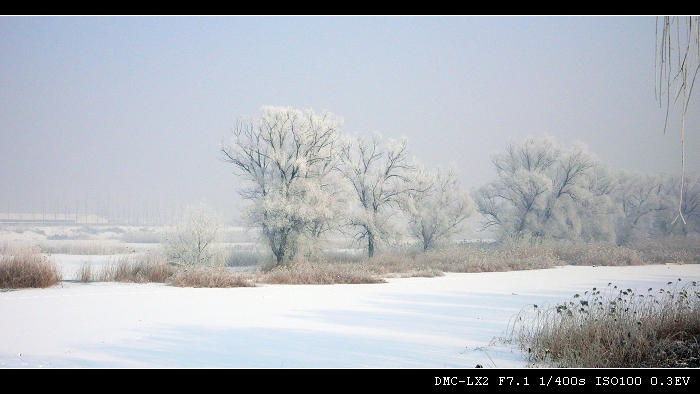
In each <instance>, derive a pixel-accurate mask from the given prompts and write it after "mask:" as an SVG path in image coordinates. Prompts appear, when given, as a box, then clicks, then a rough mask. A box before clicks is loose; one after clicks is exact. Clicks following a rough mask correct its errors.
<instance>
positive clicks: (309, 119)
mask: <svg viewBox="0 0 700 394" xmlns="http://www.w3.org/2000/svg"><path fill="white" fill-rule="evenodd" d="M342 123H343V122H342V120H341V119H340V118H338V117H336V116H335V115H333V114H332V113H330V112H327V111H326V112H323V113H321V114H316V113H314V112H313V111H312V110H307V111H305V112H304V111H300V110H297V109H293V108H290V107H272V106H266V107H263V108H262V113H261V115H260V116H259V117H257V118H245V117H243V118H239V120H238V121H237V123H236V125H235V127H234V129H233V137H232V138H231V140H230V141H229V142H228V143H222V145H221V153H222V155H223V160H224V161H226V162H229V163H231V164H233V165H234V166H235V171H234V173H235V174H236V175H237V176H239V177H240V178H241V180H242V185H243V186H242V187H241V188H240V189H239V193H240V195H241V196H242V197H243V198H245V199H247V200H249V201H250V204H249V205H248V206H247V207H246V210H245V215H244V219H245V221H246V222H247V224H248V225H250V226H253V227H256V228H259V229H260V230H261V233H262V235H263V237H264V239H265V240H266V242H267V243H268V245H269V248H270V250H271V251H272V253H273V255H274V256H275V259H276V263H277V264H281V263H282V262H284V261H287V260H291V259H293V258H294V257H295V256H297V255H298V254H299V253H303V254H312V253H315V252H317V251H318V247H319V245H321V239H322V238H323V237H324V235H326V234H328V233H330V232H333V231H342V232H345V233H346V234H350V235H351V236H352V237H353V238H354V239H356V240H357V241H358V242H361V244H362V245H363V246H364V247H365V248H366V250H367V254H368V257H372V256H373V255H374V254H375V252H376V250H377V248H378V246H379V245H381V244H387V243H391V242H395V241H397V240H398V237H402V236H403V235H405V234H407V235H409V236H411V237H413V238H414V239H415V240H417V241H418V242H419V243H420V244H421V246H422V248H423V250H427V249H429V248H432V247H435V246H436V245H438V244H440V242H443V241H445V240H448V239H450V237H451V236H452V235H454V234H455V233H456V232H458V231H460V230H462V229H463V226H464V225H465V223H466V219H467V218H469V217H470V216H471V215H472V214H473V212H475V211H477V212H479V213H480V214H481V215H482V216H483V218H484V219H485V221H484V223H483V224H484V225H483V229H490V230H492V231H493V234H495V235H496V237H497V238H498V239H506V238H511V239H512V238H516V239H567V240H582V241H607V242H615V243H617V244H621V245H622V244H626V243H630V242H633V241H635V240H639V239H642V238H646V237H650V236H666V235H673V234H683V235H687V234H688V233H690V232H694V231H700V177H698V176H697V175H692V174H690V175H684V176H683V177H679V176H665V175H658V176H652V175H647V174H638V173H627V172H621V173H616V172H613V171H612V170H611V169H610V168H608V166H607V165H606V164H605V163H603V162H602V161H601V160H600V159H598V158H597V157H596V156H595V155H594V154H592V153H591V152H589V151H588V149H587V147H586V145H585V144H583V143H575V144H574V145H573V147H571V148H567V147H565V146H563V145H561V144H560V143H558V142H557V141H556V140H555V139H554V138H553V137H551V136H544V137H542V138H539V139H537V138H532V137H531V138H527V139H526V140H525V141H523V142H517V141H515V140H511V141H510V143H509V145H508V146H507V148H506V150H505V152H501V153H498V154H495V155H493V157H492V162H493V165H494V166H495V169H496V173H497V177H496V179H495V180H493V181H492V182H490V183H488V184H486V185H484V186H483V187H481V188H479V189H478V190H475V191H474V192H473V193H467V192H465V191H462V190H461V188H460V183H459V176H458V174H457V171H456V169H454V168H450V169H449V170H447V171H443V170H441V169H439V168H438V169H437V170H434V171H430V170H428V169H426V168H425V167H424V166H423V165H422V164H421V163H420V162H419V161H418V160H417V159H416V158H414V157H412V156H411V154H410V152H409V149H408V145H407V141H406V139H405V138H404V139H401V140H394V139H389V140H388V141H387V142H386V143H383V141H382V137H381V135H379V134H374V135H373V136H372V138H371V139H366V138H364V137H362V136H359V135H342V134H341V133H340V128H341V126H342ZM681 181H682V182H681ZM681 190H682V193H683V196H684V198H683V200H682V206H681V208H680V209H681V212H680V213H682V217H683V219H684V220H678V217H679V216H680V213H679V212H678V202H679V197H680V193H681ZM475 208H476V209H475Z"/></svg>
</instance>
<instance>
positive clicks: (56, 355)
mask: <svg viewBox="0 0 700 394" xmlns="http://www.w3.org/2000/svg"><path fill="white" fill-rule="evenodd" d="M54 258H56V260H57V262H59V264H61V266H62V267H63V269H64V270H65V271H66V274H67V275H66V278H70V275H71V274H72V270H74V269H75V268H76V267H77V266H78V265H79V263H80V261H81V260H80V259H81V257H80V256H65V255H54ZM91 258H92V261H93V262H98V261H100V257H96V256H91ZM106 258H108V257H106V256H103V257H102V259H103V260H101V261H105V260H104V259H106ZM678 278H681V279H682V282H681V283H686V282H688V281H691V280H700V265H657V266H642V267H572V266H567V267H561V268H555V269H548V270H537V271H523V272H506V273H479V274H447V275H445V276H444V277H438V278H409V279H390V280H389V283H385V284H368V285H310V286H298V285H264V286H260V287H255V288H232V289H200V288H176V287H172V286H167V285H162V284H124V283H90V284H84V283H78V282H75V281H65V282H63V283H62V284H61V285H58V286H55V287H52V288H49V289H31V290H16V291H2V292H0V316H1V317H2V324H0V367H3V368H39V367H43V368H114V367H116V368H122V367H136V368H179V367H193V368H444V367H447V368H473V367H475V366H476V365H477V364H481V365H483V366H484V367H485V368H494V367H496V368H523V367H525V366H526V362H525V360H524V358H523V357H522V355H521V353H520V352H519V350H517V349H514V348H510V347H507V346H504V345H495V346H490V343H491V341H492V339H494V338H495V337H498V336H501V335H503V334H504V332H505V330H506V329H507V327H508V322H509V319H511V318H512V317H513V316H514V315H515V314H517V313H518V312H519V311H520V310H521V309H522V308H523V307H525V306H527V305H530V304H533V303H535V304H538V305H547V304H556V303H557V302H563V301H568V300H569V299H570V298H571V297H572V296H573V294H575V293H577V292H578V293H582V292H584V291H586V290H590V289H592V288H593V287H599V288H602V287H605V286H606V285H607V284H608V283H609V282H612V283H613V284H614V285H617V286H618V287H623V288H627V287H630V288H633V289H637V290H643V291H646V289H647V288H649V287H653V288H654V289H658V288H661V287H663V286H665V285H666V283H667V282H669V281H678Z"/></svg>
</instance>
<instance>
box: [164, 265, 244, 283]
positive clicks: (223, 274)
mask: <svg viewBox="0 0 700 394" xmlns="http://www.w3.org/2000/svg"><path fill="white" fill-rule="evenodd" d="M172 285H173V286H178V287H217V288H226V287H255V277H254V276H253V275H250V274H247V273H236V272H233V271H231V270H229V269H228V268H225V267H198V266H196V267H192V268H188V269H183V270H180V271H178V272H177V273H176V274H174V275H173V276H172Z"/></svg>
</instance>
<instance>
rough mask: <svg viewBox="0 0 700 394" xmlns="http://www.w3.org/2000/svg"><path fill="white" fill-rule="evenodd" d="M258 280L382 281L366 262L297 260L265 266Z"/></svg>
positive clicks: (311, 282)
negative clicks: (274, 265) (275, 265)
mask: <svg viewBox="0 0 700 394" xmlns="http://www.w3.org/2000/svg"><path fill="white" fill-rule="evenodd" d="M259 282H261V283H268V284H291V285H302V284H303V285H330V284H341V283H342V284H361V283H383V282H385V281H384V279H382V278H380V277H379V276H378V275H377V274H376V273H375V272H374V271H373V270H372V269H371V267H369V266H367V265H366V264H350V263H328V262H322V261H317V262H310V261H297V262H294V263H291V264H285V265H281V266H277V267H265V268H264V269H263V270H262V271H261V272H260V273H259Z"/></svg>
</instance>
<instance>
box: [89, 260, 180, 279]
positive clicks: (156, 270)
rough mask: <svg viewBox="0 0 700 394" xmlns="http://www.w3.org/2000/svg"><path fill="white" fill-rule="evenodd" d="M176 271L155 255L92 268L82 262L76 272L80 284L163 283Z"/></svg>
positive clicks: (90, 265)
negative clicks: (96, 282)
mask: <svg viewBox="0 0 700 394" xmlns="http://www.w3.org/2000/svg"><path fill="white" fill-rule="evenodd" d="M175 272H176V269H175V268H174V267H173V266H172V265H169V264H167V263H166V262H165V260H163V259H159V258H158V256H157V255H156V254H145V255H142V256H121V257H120V258H119V260H118V261H117V262H116V263H111V264H107V265H104V266H102V267H101V268H100V269H95V268H93V267H92V264H91V263H90V262H84V263H83V264H82V265H81V267H80V270H79V271H78V277H79V279H80V281H81V282H95V281H98V282H132V283H149V282H155V283H165V282H168V281H169V280H170V278H171V277H172V276H173V274H174V273H175Z"/></svg>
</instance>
